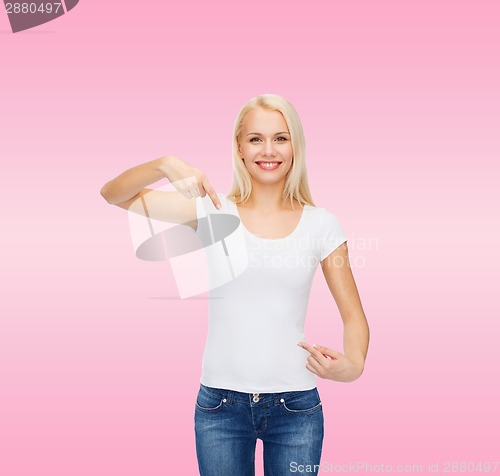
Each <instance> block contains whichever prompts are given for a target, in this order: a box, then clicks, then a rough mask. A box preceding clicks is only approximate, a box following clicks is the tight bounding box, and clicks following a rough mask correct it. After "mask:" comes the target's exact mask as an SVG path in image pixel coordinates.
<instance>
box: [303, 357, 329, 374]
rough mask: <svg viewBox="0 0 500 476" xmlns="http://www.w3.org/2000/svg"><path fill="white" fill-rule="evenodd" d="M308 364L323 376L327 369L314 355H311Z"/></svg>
mask: <svg viewBox="0 0 500 476" xmlns="http://www.w3.org/2000/svg"><path fill="white" fill-rule="evenodd" d="M307 362H308V363H309V365H311V366H312V367H313V368H314V369H315V370H316V372H318V375H319V374H321V373H322V372H323V371H324V369H325V367H324V366H323V365H322V364H321V362H318V360H317V359H316V357H315V356H314V355H310V356H309V357H308V358H307Z"/></svg>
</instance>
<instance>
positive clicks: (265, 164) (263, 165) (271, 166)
mask: <svg viewBox="0 0 500 476" xmlns="http://www.w3.org/2000/svg"><path fill="white" fill-rule="evenodd" d="M255 163H256V164H257V165H258V166H259V167H260V168H261V169H264V170H274V169H277V168H278V167H279V166H280V164H281V162H263V161H259V162H255Z"/></svg>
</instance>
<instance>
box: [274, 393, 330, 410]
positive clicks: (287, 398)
mask: <svg viewBox="0 0 500 476" xmlns="http://www.w3.org/2000/svg"><path fill="white" fill-rule="evenodd" d="M282 400H283V401H282V404H283V408H284V409H285V411H287V412H288V413H294V414H303V415H305V414H310V413H314V412H317V411H319V410H321V408H322V403H321V398H320V396H319V393H318V390H317V389H316V388H313V389H312V390H304V391H302V392H293V393H290V395H286V394H285V395H284V396H283V398H282Z"/></svg>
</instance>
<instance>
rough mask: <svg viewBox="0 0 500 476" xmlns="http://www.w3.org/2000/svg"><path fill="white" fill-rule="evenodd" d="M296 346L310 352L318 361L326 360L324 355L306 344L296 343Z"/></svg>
mask: <svg viewBox="0 0 500 476" xmlns="http://www.w3.org/2000/svg"><path fill="white" fill-rule="evenodd" d="M297 345H298V346H299V347H302V348H303V349H305V350H307V351H308V352H310V353H311V354H312V355H314V356H315V357H317V358H318V359H326V357H325V355H324V354H323V353H322V352H321V351H319V350H318V349H317V348H316V347H314V346H312V345H310V344H308V343H306V342H297Z"/></svg>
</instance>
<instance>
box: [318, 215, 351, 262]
mask: <svg viewBox="0 0 500 476" xmlns="http://www.w3.org/2000/svg"><path fill="white" fill-rule="evenodd" d="M346 241H347V236H346V235H345V233H344V230H343V229H342V227H341V225H340V223H339V221H338V219H337V217H336V216H335V215H333V214H332V213H330V212H329V211H328V210H327V209H326V208H323V222H322V236H321V249H320V251H321V253H320V261H323V260H324V259H325V258H326V257H327V256H328V255H329V254H330V253H332V251H335V249H337V248H338V247H339V246H340V245H341V244H342V243H344V242H346Z"/></svg>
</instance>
